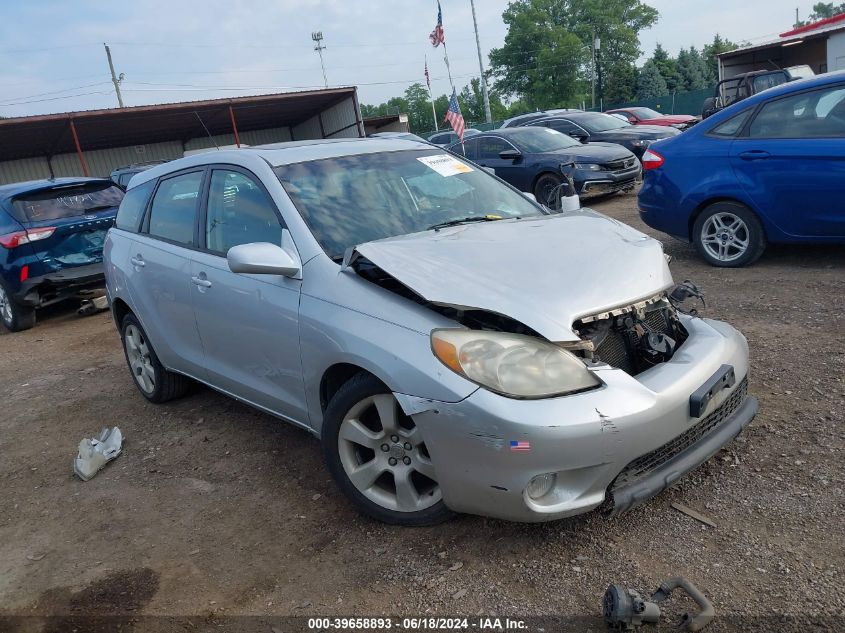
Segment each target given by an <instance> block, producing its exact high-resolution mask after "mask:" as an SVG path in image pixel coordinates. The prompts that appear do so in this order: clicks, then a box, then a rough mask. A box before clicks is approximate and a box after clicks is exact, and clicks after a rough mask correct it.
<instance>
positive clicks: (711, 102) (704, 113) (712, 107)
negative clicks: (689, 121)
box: [701, 97, 716, 119]
mask: <svg viewBox="0 0 845 633" xmlns="http://www.w3.org/2000/svg"><path fill="white" fill-rule="evenodd" d="M715 111H716V97H707V98H706V99H705V100H704V105H702V106H701V118H702V119H706V118H707V117H709V116H710V115H711V114H713V113H714V112H715Z"/></svg>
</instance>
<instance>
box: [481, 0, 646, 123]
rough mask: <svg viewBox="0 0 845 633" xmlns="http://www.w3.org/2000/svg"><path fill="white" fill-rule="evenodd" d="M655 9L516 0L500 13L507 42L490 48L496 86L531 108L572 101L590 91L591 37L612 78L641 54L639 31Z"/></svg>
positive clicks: (619, 3) (604, 1)
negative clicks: (506, 30)
mask: <svg viewBox="0 0 845 633" xmlns="http://www.w3.org/2000/svg"><path fill="white" fill-rule="evenodd" d="M657 15H658V14H657V10H655V9H654V8H652V7H650V6H648V5H646V4H644V3H643V2H640V1H639V0H514V1H513V2H511V3H510V4H509V5H508V7H507V9H505V12H504V13H503V14H502V19H503V20H504V22H505V24H506V25H507V27H508V32H507V35H506V36H505V43H504V45H503V46H502V47H501V48H498V49H494V50H492V51H491V52H490V66H491V69H492V72H493V74H494V75H495V76H496V78H497V82H496V86H497V87H498V89H499V90H500V91H501V94H503V95H505V96H511V97H517V98H518V99H520V100H521V101H522V102H523V103H524V104H525V105H526V106H527V109H529V110H530V109H535V108H548V107H554V106H563V105H575V104H577V103H579V102H580V101H581V99H582V98H584V96H585V95H586V93H587V92H588V91H589V82H590V70H591V57H592V54H591V49H592V44H593V39H594V37H598V38H600V40H601V49H600V53H599V59H600V63H601V67H602V68H603V69H605V73H604V74H605V77H606V78H607V79H608V80H609V81H610V79H611V76H613V75H617V74H618V75H624V72H623V71H622V70H621V68H622V65H624V64H628V65H632V64H633V63H634V61H635V60H636V59H637V57H639V55H640V50H639V32H640V31H641V30H642V29H644V28H648V27H650V26H652V25H653V24H654V23H655V22H656V21H657ZM613 82H616V83H618V82H619V80H618V79H614V80H613V81H612V82H611V85H613Z"/></svg>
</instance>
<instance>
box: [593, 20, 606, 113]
mask: <svg viewBox="0 0 845 633" xmlns="http://www.w3.org/2000/svg"><path fill="white" fill-rule="evenodd" d="M599 51H601V38H600V37H595V38H594V39H593V74H594V75H598V84H599V110H603V109H604V100H603V96H604V93H603V92H602V87H601V56H600V54H599ZM593 107H595V103H593Z"/></svg>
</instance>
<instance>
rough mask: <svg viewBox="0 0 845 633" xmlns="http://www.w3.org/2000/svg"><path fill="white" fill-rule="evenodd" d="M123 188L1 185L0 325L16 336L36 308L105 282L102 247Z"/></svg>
mask: <svg viewBox="0 0 845 633" xmlns="http://www.w3.org/2000/svg"><path fill="white" fill-rule="evenodd" d="M121 200H123V190H122V189H120V187H118V186H117V185H115V183H113V182H112V181H111V180H107V179H99V178H57V179H55V180H34V181H30V182H21V183H16V184H12V185H4V186H0V320H2V322H3V325H5V326H6V328H8V329H9V330H11V331H13V332H17V331H20V330H26V329H28V328H31V327H32V326H33V325H35V310H36V308H40V307H42V306H45V305H49V304H51V303H56V302H57V301H61V300H63V299H67V298H69V297H71V296H74V295H76V294H77V293H78V292H79V291H80V290H84V289H88V288H92V287H96V286H98V285H102V284H103V241H104V240H105V237H106V231H108V230H109V228H110V227H111V226H112V224H114V218H115V215H116V214H117V207H118V206H119V205H120V202H121Z"/></svg>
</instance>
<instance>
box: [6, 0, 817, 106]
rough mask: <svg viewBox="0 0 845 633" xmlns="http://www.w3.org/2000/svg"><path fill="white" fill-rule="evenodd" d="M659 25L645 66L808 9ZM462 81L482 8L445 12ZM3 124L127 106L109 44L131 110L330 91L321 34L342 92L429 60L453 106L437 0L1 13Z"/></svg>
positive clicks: (18, 3)
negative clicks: (655, 55) (657, 56)
mask: <svg viewBox="0 0 845 633" xmlns="http://www.w3.org/2000/svg"><path fill="white" fill-rule="evenodd" d="M646 3H647V4H650V5H651V6H653V7H655V8H656V9H658V10H659V12H660V19H659V21H658V22H657V24H656V25H655V26H654V27H653V28H651V29H649V30H648V31H644V32H643V33H642V34H641V48H642V50H643V52H644V56H643V59H644V58H645V57H647V56H648V55H649V54H650V53H651V51H652V50H653V49H654V46H655V44H656V43H657V42H660V43H661V44H663V46H664V47H665V48H666V49H667V50H668V51H669V52H670V53H672V54H676V53H677V52H678V50H679V49H680V48H681V47H687V46H690V45H693V46H696V47H699V48H700V47H701V46H703V45H704V44H705V43H707V42H708V41H710V40H711V39H712V38H713V35H714V34H715V33H716V32H719V33H720V34H722V35H723V36H724V37H727V38H728V39H730V40H732V41H736V42H739V41H744V40H750V41H755V40H762V39H768V37H773V36H776V35H777V33H779V32H783V31H786V30H788V29H789V28H790V27H791V25H792V23H793V21H794V19H795V6H796V4H797V5H798V6H799V10H800V13H801V17H802V18H806V16H807V14H808V13H809V11H810V7H811V5H812V4H813V2H812V1H811V2H807V1H802V2H799V1H798V0H792V1H787V0H742V1H737V0H709V1H708V2H707V3H702V2H701V0H646ZM441 5H442V7H443V23H444V29H445V32H446V43H447V46H448V53H449V59H450V62H451V70H452V77H453V79H454V82H455V84H456V85H457V87H458V90H459V91H460V88H461V87H462V86H463V85H465V84H467V83H469V81H470V79H471V78H472V77H477V76H478V73H479V68H478V54H477V52H476V47H475V34H474V32H473V28H472V13H471V10H470V0H441ZM475 5H476V13H477V17H478V29H479V35H480V41H481V49H482V54H483V60H484V64H485V68H486V66H487V63H488V58H487V55H488V53H489V51H490V49H491V48H495V47H498V46H501V45H502V43H503V41H504V37H505V34H506V28H505V24H504V22H503V21H502V12H503V11H504V9H505V7H506V6H507V5H508V0H475ZM0 15H2V16H3V20H2V21H0V116H5V117H9V116H25V115H32V114H45V113H52V112H68V111H74V110H87V109H95V108H110V107H116V106H117V99H116V96H115V94H114V88H113V86H112V84H111V80H110V75H109V70H108V64H107V61H106V55H105V51H104V49H103V43H104V42H105V43H108V44H109V45H110V48H111V51H112V56H113V58H114V64H115V69H116V71H117V73H123V75H124V79H123V81H122V84H121V86H122V92H123V98H124V102H125V104H126V105H144V104H151V103H170V102H175V101H185V100H197V99H210V98H216V97H227V96H241V95H250V94H265V93H271V92H283V91H287V90H297V89H309V88H319V87H322V85H323V75H322V72H321V69H320V60H319V57H318V55H317V53H316V52H315V51H314V42H312V41H311V33H312V32H313V31H318V30H319V31H322V33H323V37H324V40H323V44H324V46H325V47H326V50H325V51H324V52H323V55H324V59H325V65H326V74H327V77H328V82H329V85H330V86H342V85H357V86H358V87H359V98H360V100H361V102H362V103H376V104H377V103H381V102H384V101H386V100H387V99H389V98H390V97H391V96H394V95H398V94H401V93H402V92H404V90H405V88H406V87H407V86H408V85H409V84H411V83H413V82H415V81H419V82H423V81H424V76H423V66H424V60H425V59H426V57H427V60H428V66H429V71H430V74H431V77H432V88H433V91H434V93H435V96H437V95H439V94H445V93H448V92H450V89H449V81H448V78H447V76H446V66H445V64H444V61H443V55H442V52H443V48H442V47H441V48H438V49H434V48H432V46H431V44H430V43H429V41H428V34H429V33H430V32H431V30H432V29H433V27H434V24H435V22H436V16H437V2H436V0H272V1H269V0H235V1H232V0H202V1H199V0H170V1H169V2H163V1H161V0H131V1H126V2H102V1H99V2H94V1H85V0H0Z"/></svg>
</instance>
